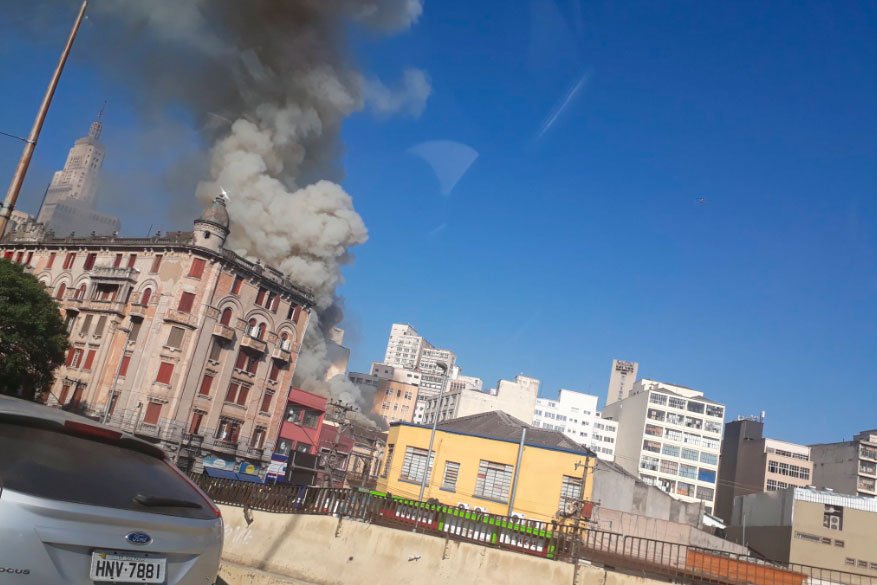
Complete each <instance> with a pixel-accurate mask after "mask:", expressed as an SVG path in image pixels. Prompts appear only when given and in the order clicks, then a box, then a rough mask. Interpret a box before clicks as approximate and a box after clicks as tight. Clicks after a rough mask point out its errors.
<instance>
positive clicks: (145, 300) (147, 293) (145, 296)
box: [140, 288, 152, 307]
mask: <svg viewBox="0 0 877 585" xmlns="http://www.w3.org/2000/svg"><path fill="white" fill-rule="evenodd" d="M150 298H152V289H151V288H145V289H143V292H142V293H140V304H141V305H142V306H144V307H145V306H147V305H148V304H149V299H150Z"/></svg>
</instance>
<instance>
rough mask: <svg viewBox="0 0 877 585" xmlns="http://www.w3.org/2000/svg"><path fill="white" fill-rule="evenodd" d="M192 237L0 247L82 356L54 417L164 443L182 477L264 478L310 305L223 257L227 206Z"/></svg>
mask: <svg viewBox="0 0 877 585" xmlns="http://www.w3.org/2000/svg"><path fill="white" fill-rule="evenodd" d="M194 227H195V230H194V232H192V233H173V234H167V235H165V236H162V237H153V238H143V239H135V238H116V237H90V238H75V239H73V238H67V239H45V238H44V239H41V240H38V241H19V240H16V239H14V238H11V237H8V236H7V237H6V238H5V239H4V240H2V241H0V257H3V258H5V259H7V260H10V261H13V262H18V263H20V264H24V265H26V266H27V270H28V271H29V272H31V273H32V274H34V275H35V276H36V277H37V278H38V279H39V280H40V282H42V283H43V284H44V285H45V286H46V289H47V290H48V291H49V292H50V293H51V294H52V296H53V297H55V299H57V302H58V304H59V306H60V310H61V313H62V315H63V317H64V319H65V321H66V323H67V327H68V331H69V333H70V345H71V348H70V350H69V353H68V355H67V359H66V362H65V364H64V365H62V366H61V367H59V368H58V371H57V373H56V380H55V383H54V385H53V386H52V388H51V392H50V394H49V395H48V396H46V397H45V400H46V402H47V403H48V404H49V405H56V406H60V407H63V408H65V409H70V410H77V411H80V412H82V413H84V414H85V415H87V416H91V417H93V418H95V419H99V420H106V422H107V424H109V425H111V426H115V427H118V428H122V429H124V430H126V431H131V432H134V433H136V434H138V435H143V436H147V437H150V438H153V439H154V440H158V441H160V442H161V443H162V444H163V446H164V447H165V448H166V449H167V450H168V451H170V452H172V453H174V454H175V457H176V459H177V462H178V464H179V465H180V466H181V467H183V468H185V469H194V470H200V469H201V467H202V466H203V465H207V466H212V467H221V468H225V469H229V470H231V469H232V468H233V467H235V466H237V467H240V466H241V465H246V466H247V468H248V469H249V465H252V466H253V467H255V468H256V469H257V470H258V471H259V472H261V471H262V470H263V469H264V468H265V467H266V465H267V462H268V460H269V459H270V454H271V452H272V450H273V448H274V444H275V441H276V439H277V436H278V433H279V428H280V424H281V422H282V420H283V416H284V413H285V410H286V404H287V396H288V394H289V389H290V386H291V383H292V375H293V372H294V370H295V365H296V361H297V357H298V351H299V348H300V347H301V342H302V340H303V338H304V334H305V328H306V327H307V325H308V318H309V316H310V311H311V307H312V306H313V302H314V301H313V298H312V296H311V294H310V293H309V292H307V291H305V290H303V289H301V288H298V287H296V286H295V285H293V284H292V283H291V282H290V281H289V280H288V279H287V278H286V277H285V276H284V275H282V274H281V273H279V272H278V271H276V270H274V269H272V268H270V267H266V266H263V265H261V264H260V263H259V262H250V261H248V260H245V259H244V258H242V257H240V256H238V255H237V254H235V253H233V252H231V251H230V250H226V249H225V248H224V247H223V246H224V243H225V238H226V236H227V235H228V214H227V212H226V210H225V205H224V202H223V201H222V199H219V198H217V200H216V201H215V202H214V203H213V206H212V207H211V208H209V209H208V210H207V211H206V212H205V213H204V215H203V216H202V217H201V218H199V219H197V220H196V221H195V224H194Z"/></svg>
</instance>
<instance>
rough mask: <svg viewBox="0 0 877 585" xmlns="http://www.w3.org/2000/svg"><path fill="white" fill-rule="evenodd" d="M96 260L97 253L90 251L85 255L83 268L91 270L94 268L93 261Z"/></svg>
mask: <svg viewBox="0 0 877 585" xmlns="http://www.w3.org/2000/svg"><path fill="white" fill-rule="evenodd" d="M95 260H97V254H95V253H93V252H92V253H91V254H88V255H87V256H86V257H85V263H84V264H83V265H82V268H83V270H91V269H92V268H94V261H95Z"/></svg>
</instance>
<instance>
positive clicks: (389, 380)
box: [348, 362, 421, 423]
mask: <svg viewBox="0 0 877 585" xmlns="http://www.w3.org/2000/svg"><path fill="white" fill-rule="evenodd" d="M348 378H349V379H350V381H351V382H353V383H354V384H358V385H359V386H362V387H365V388H370V389H372V405H371V412H372V413H374V414H377V415H379V416H380V417H381V418H383V419H384V421H386V422H387V423H390V422H393V421H404V422H411V421H412V420H413V419H414V413H415V405H416V403H417V396H418V393H419V391H420V381H421V373H420V372H418V371H416V370H410V369H407V368H403V367H399V366H391V365H388V364H383V363H378V362H375V363H372V367H371V372H370V373H368V374H365V373H361V372H351V373H350V374H349V375H348Z"/></svg>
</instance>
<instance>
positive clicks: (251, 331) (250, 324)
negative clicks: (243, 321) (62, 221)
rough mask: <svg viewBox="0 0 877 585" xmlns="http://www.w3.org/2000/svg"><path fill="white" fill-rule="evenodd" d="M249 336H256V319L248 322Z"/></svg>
mask: <svg viewBox="0 0 877 585" xmlns="http://www.w3.org/2000/svg"><path fill="white" fill-rule="evenodd" d="M247 335H249V336H250V337H255V336H256V320H255V319H250V320H249V321H247Z"/></svg>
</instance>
